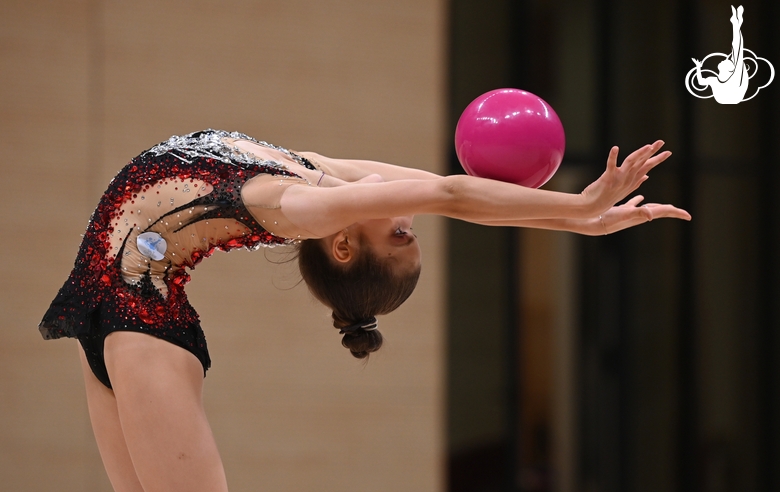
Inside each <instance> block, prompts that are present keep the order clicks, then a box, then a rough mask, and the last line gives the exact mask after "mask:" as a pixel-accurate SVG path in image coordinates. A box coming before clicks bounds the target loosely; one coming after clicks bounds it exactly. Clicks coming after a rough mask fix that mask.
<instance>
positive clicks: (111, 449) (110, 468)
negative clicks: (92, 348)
mask: <svg viewBox="0 0 780 492" xmlns="http://www.w3.org/2000/svg"><path fill="white" fill-rule="evenodd" d="M79 354H80V356H81V369H82V371H83V372H84V382H85V384H86V388H87V407H88V408H89V419H90V421H92V431H93V432H94V434H95V440H96V441H97V445H98V449H99V450H100V457H101V458H102V459H103V466H104V467H105V468H106V473H107V474H108V479H109V480H110V481H111V485H112V486H113V487H114V491H115V492H144V489H143V488H142V487H141V482H139V481H138V476H136V474H135V468H133V462H132V460H130V454H129V453H128V452H127V445H126V444H125V436H124V434H122V427H121V426H120V425H119V414H118V413H117V408H116V398H114V392H113V391H111V390H110V389H108V388H106V387H105V386H104V385H103V383H101V382H100V381H98V379H97V378H96V377H95V375H94V374H93V373H92V370H91V369H90V368H89V364H88V363H87V358H86V356H85V355H84V349H82V348H81V346H79Z"/></svg>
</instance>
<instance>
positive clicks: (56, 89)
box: [0, 0, 446, 491]
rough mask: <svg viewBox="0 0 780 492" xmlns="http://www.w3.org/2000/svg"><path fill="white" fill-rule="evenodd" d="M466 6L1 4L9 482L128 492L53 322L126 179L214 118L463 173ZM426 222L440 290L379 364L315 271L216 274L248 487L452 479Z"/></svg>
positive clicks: (3, 407) (430, 483) (238, 473)
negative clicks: (114, 475) (365, 360)
mask: <svg viewBox="0 0 780 492" xmlns="http://www.w3.org/2000/svg"><path fill="white" fill-rule="evenodd" d="M444 4H445V2H444V0H396V1H393V2H388V1H381V0H370V1H369V0H339V1H316V0H297V1H291V0H273V1H270V0H269V1H262V2H256V1H255V2H252V1H241V0H232V1H226V2H205V1H187V2H184V1H179V2H172V1H164V2H158V1H152V0H139V1H133V2H102V1H99V0H91V1H89V0H82V1H78V0H69V1H61V2H44V1H42V0H34V1H31V0H6V1H4V2H2V4H0V88H1V89H0V115H2V118H0V155H2V160H1V161H0V169H2V174H1V176H2V181H1V182H2V189H3V193H1V194H0V204H2V208H3V209H4V211H5V213H4V218H3V220H2V222H0V224H1V225H0V232H2V236H0V237H2V238H3V248H2V253H1V254H2V263H0V265H1V266H0V268H2V277H3V279H4V280H5V281H4V282H2V284H0V292H1V294H0V305H1V306H2V314H3V316H2V320H3V321H2V331H3V340H4V341H5V343H3V344H2V345H0V360H2V369H1V370H0V481H2V484H3V485H2V489H3V490H25V491H50V490H57V491H71V490H72V491H85V490H86V491H97V490H110V486H109V484H108V481H107V479H106V477H105V474H104V472H103V470H102V465H101V463H100V458H99V456H98V454H97V450H96V447H95V445H94V442H93V438H92V434H91V429H90V427H89V421H88V417H87V411H86V404H85V401H84V396H83V383H82V380H81V374H80V370H79V365H78V360H77V357H76V344H75V342H74V341H72V340H67V341H50V342H44V341H43V340H42V339H41V338H40V335H39V334H38V333H37V330H36V329H35V326H36V324H37V322H38V321H39V318H40V316H41V315H42V313H43V312H44V310H45V308H46V306H47V304H48V302H50V301H51V299H52V298H53V297H54V295H55V293H56V291H57V289H58V288H59V286H60V285H61V284H62V282H63V281H64V280H65V278H66V276H67V274H68V272H69V270H70V267H71V266H72V262H73V259H74V256H75V252H76V249H77V247H78V243H79V241H80V237H79V235H80V234H81V233H82V232H83V229H84V227H85V225H86V223H87V220H88V216H89V213H90V212H91V210H92V207H93V206H94V204H95V203H96V201H97V199H98V197H99V195H100V193H101V192H102V190H103V188H104V187H105V184H106V183H107V181H108V179H110V177H111V176H112V175H113V174H114V173H115V172H116V171H117V170H118V169H119V168H120V167H121V166H122V165H123V164H124V163H125V162H126V161H127V160H128V159H129V158H131V157H132V156H134V155H135V154H137V153H139V152H140V151H141V150H144V149H146V148H148V147H150V146H151V145H153V144H155V143H157V142H158V141H160V140H163V139H166V138H167V137H168V136H170V135H172V134H176V133H183V132H190V131H195V130H199V129H202V128H205V127H214V128H224V129H229V130H239V131H242V132H245V133H248V134H250V135H253V136H256V137H258V138H260V139H265V140H268V141H270V142H273V143H277V144H279V145H283V146H288V147H290V148H294V149H298V150H309V149H310V150H316V151H319V152H321V153H323V154H326V155H333V156H337V157H363V158H372V159H378V160H386V161H390V162H396V163H400V164H408V165H412V166H417V167H422V168H426V169H430V170H434V171H441V170H442V169H443V168H444V155H443V153H444V150H445V149H446V143H445V136H444V128H443V127H444V125H443V122H444V102H445V100H444V92H443V87H444V82H445V80H444V78H445V66H444V39H445V38H444V36H445V26H444V22H445V15H446V12H445V5H444ZM415 231H416V232H418V233H419V236H420V240H421V242H422V243H423V247H424V250H425V268H424V270H423V277H422V279H421V282H420V286H419V287H418V289H417V292H416V293H415V295H414V296H412V298H411V299H410V300H409V301H408V302H407V304H406V305H405V306H404V307H402V308H401V309H400V310H399V311H398V312H397V313H395V314H393V315H391V316H387V317H384V318H382V319H381V320H380V322H381V323H382V330H383V333H384V334H385V335H386V337H387V343H386V345H385V347H384V348H383V349H382V351H380V352H379V353H378V354H376V356H375V357H372V359H371V361H370V363H369V364H368V365H365V366H364V365H363V364H362V363H361V362H359V361H356V360H355V359H352V358H351V357H350V356H349V354H348V352H347V351H346V350H345V349H343V348H342V347H340V345H339V337H338V335H337V334H336V333H335V330H333V329H332V328H330V325H329V322H328V313H327V311H326V310H325V309H324V308H322V307H321V306H319V305H317V303H316V302H314V301H313V300H312V299H311V298H310V297H309V295H308V293H307V292H306V290H305V287H303V286H302V285H297V286H296V283H297V281H298V274H297V271H296V269H295V267H294V266H293V265H289V264H287V265H275V264H273V263H271V262H268V261H266V260H265V259H264V257H263V256H264V254H263V252H262V251H260V252H255V253H248V252H234V253H231V254H217V255H215V256H214V257H212V258H211V259H209V260H208V261H206V262H204V263H203V264H202V265H200V266H199V267H198V268H197V270H196V271H195V272H194V276H193V282H192V283H191V284H190V285H189V287H188V288H189V292H190V297H191V300H192V302H193V304H194V305H195V306H196V308H198V309H199V311H200V313H201V316H202V321H203V325H204V329H205V330H206V334H207V337H208V340H209V345H210V348H211V352H212V359H213V361H214V365H213V368H212V369H211V371H210V372H209V375H208V377H207V379H206V405H207V410H208V413H209V416H210V421H211V423H212V427H213V428H214V431H215V434H216V437H217V441H218V443H219V446H220V449H221V452H222V456H223V459H224V461H225V466H226V468H227V472H228V479H229V482H230V484H231V490H237V491H240V490H249V491H256V490H273V491H298V490H301V491H311V490H317V491H330V490H334V491H335V490H338V491H353V490H354V491H399V490H403V491H437V490H442V489H443V475H444V471H443V464H444V455H443V453H444V436H443V428H444V426H443V422H442V418H443V417H442V416H443V393H444V381H443V371H442V365H443V356H444V354H443V336H444V330H443V328H444V322H443V319H444V310H443V296H442V291H443V282H444V274H443V269H442V265H443V258H442V256H443V253H444V238H443V230H442V224H441V223H440V222H439V221H437V220H434V219H430V218H425V217H421V218H418V220H417V222H416V223H415ZM277 251H278V250H277ZM277 251H275V252H273V253H271V252H269V253H268V255H266V256H268V258H270V259H271V260H279V259H283V258H284V256H283V255H282V254H279V253H277ZM288 289H289V290H288Z"/></svg>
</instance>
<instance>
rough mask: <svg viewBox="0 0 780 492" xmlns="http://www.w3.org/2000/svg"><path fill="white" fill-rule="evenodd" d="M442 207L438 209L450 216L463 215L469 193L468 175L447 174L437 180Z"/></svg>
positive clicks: (439, 211)
mask: <svg viewBox="0 0 780 492" xmlns="http://www.w3.org/2000/svg"><path fill="white" fill-rule="evenodd" d="M437 184H438V188H439V193H438V194H439V200H437V201H438V202H439V203H440V205H441V208H440V210H438V211H437V213H440V214H442V215H446V216H449V217H453V216H459V215H461V212H462V210H461V209H462V208H463V204H464V203H465V202H466V196H467V194H468V184H467V177H466V176H461V175H455V176H445V177H443V178H441V179H439V180H437Z"/></svg>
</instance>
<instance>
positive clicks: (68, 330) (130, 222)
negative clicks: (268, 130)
mask: <svg viewBox="0 0 780 492" xmlns="http://www.w3.org/2000/svg"><path fill="white" fill-rule="evenodd" d="M225 137H229V138H235V139H245V140H251V141H253V142H255V143H257V144H260V145H262V146H265V147H269V148H273V149H276V150H278V151H281V152H283V153H284V154H286V155H287V156H289V157H290V158H291V159H293V160H294V161H296V162H297V163H298V164H300V165H303V166H305V167H307V168H309V169H315V168H314V166H313V165H312V164H311V163H310V162H309V161H308V160H306V159H305V158H303V157H300V156H298V155H296V154H294V153H292V152H290V151H288V150H286V149H282V148H280V147H276V146H273V145H270V144H267V143H265V142H258V141H256V140H254V139H252V138H250V137H248V136H246V135H244V134H240V133H228V132H224V131H218V130H206V131H202V132H196V133H192V134H189V135H184V136H174V137H171V138H170V139H169V140H167V141H165V142H162V143H160V144H159V145H156V146H155V147H152V148H151V149H149V150H147V151H145V152H143V153H142V154H141V155H139V156H138V157H136V158H135V159H133V160H132V161H130V163H128V164H127V165H126V166H125V167H124V168H123V169H122V170H121V171H120V172H119V174H117V175H116V177H114V179H113V180H112V181H111V183H110V184H109V187H108V190H107V191H106V192H105V193H104V194H103V197H102V198H101V200H100V202H99V204H98V206H97V208H96V209H95V211H94V213H93V214H92V217H91V219H90V222H89V225H88V227H87V231H86V233H85V234H84V240H83V241H82V243H81V247H80V248H79V252H78V256H77V257H76V262H75V266H74V268H73V271H72V272H71V274H70V276H69V277H68V280H67V281H66V282H65V285H63V287H62V288H61V289H60V291H59V293H58V294H57V297H56V298H55V299H54V301H53V302H52V304H51V306H50V307H49V309H48V311H47V312H46V314H45V315H44V317H43V320H42V321H41V323H40V325H39V329H40V331H41V334H42V335H43V337H44V338H45V339H52V338H60V337H75V338H78V339H79V341H80V342H81V345H82V347H83V348H84V351H85V353H86V355H87V360H88V361H89V365H90V367H91V368H92V371H93V372H94V373H95V376H97V378H98V379H99V380H100V381H101V382H102V383H103V384H105V385H106V386H108V387H109V388H110V387H111V382H110V381H109V378H108V373H107V371H106V366H105V362H104V360H103V341H104V339H105V337H106V335H108V334H109V333H112V332H114V331H138V332H143V333H148V334H150V335H154V336H156V337H159V338H161V339H163V340H167V341H169V342H171V343H174V344H176V345H179V346H181V347H183V348H185V349H186V350H189V351H190V352H192V353H193V354H194V355H195V356H196V357H198V359H199V360H200V361H201V363H202V364H203V371H204V374H205V371H206V369H208V368H209V366H210V365H211V360H210V358H209V355H208V349H207V347H206V339H205V336H204V334H203V330H202V329H201V327H200V322H199V319H198V314H197V313H196V312H195V310H194V309H193V308H192V306H191V305H190V303H189V302H188V300H187V295H186V293H185V292H184V289H183V287H184V285H185V284H186V283H187V282H188V281H189V275H188V274H187V272H186V271H185V267H188V268H190V269H191V268H193V267H194V266H195V265H196V264H197V263H198V262H200V261H201V260H202V259H203V258H206V257H208V256H209V255H210V254H211V253H212V252H213V251H214V250H215V249H221V250H225V251H227V250H230V249H234V248H240V247H246V248H250V249H255V248H258V247H260V246H275V245H280V244H289V243H291V242H294V241H293V240H291V239H287V238H283V237H278V236H274V235H273V234H272V233H270V232H268V231H267V230H266V229H264V228H263V227H262V226H261V225H260V224H258V223H257V221H256V220H255V219H254V218H253V217H252V215H251V214H250V213H249V211H248V210H247V209H246V207H245V206H244V204H243V202H242V200H241V187H242V186H243V184H244V183H245V182H246V181H247V180H248V179H250V178H252V177H254V176H256V175H258V174H261V173H266V174H271V175H279V176H282V177H291V178H292V177H295V178H299V179H301V178H300V177H299V176H298V175H296V174H295V173H294V172H292V171H291V170H290V169H289V168H288V167H287V166H285V165H283V164H281V163H279V162H276V161H272V160H262V159H258V158H257V157H256V156H254V155H253V154H250V153H247V152H244V151H242V150H240V149H239V148H237V147H234V146H232V145H229V144H228V143H227V142H226V141H225V140H223V139H224V138H225ZM141 234H144V236H143V237H141V238H139V236H140V235H141Z"/></svg>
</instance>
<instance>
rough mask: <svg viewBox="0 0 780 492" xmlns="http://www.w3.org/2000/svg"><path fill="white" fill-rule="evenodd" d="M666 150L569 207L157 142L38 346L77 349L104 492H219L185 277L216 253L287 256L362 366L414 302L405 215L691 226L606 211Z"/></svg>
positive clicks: (533, 193) (598, 229)
mask: <svg viewBox="0 0 780 492" xmlns="http://www.w3.org/2000/svg"><path fill="white" fill-rule="evenodd" d="M662 145H663V142H661V141H657V142H655V143H653V144H652V145H646V146H644V147H642V148H641V149H639V150H637V151H635V152H634V153H632V154H631V155H629V156H628V157H627V158H626V159H625V160H624V161H623V164H622V165H620V166H618V165H617V156H618V149H617V147H614V148H612V150H611V151H610V153H609V157H608V159H607V168H606V171H605V172H604V173H603V174H602V175H601V177H599V178H598V179H597V180H596V181H595V182H594V183H592V184H591V185H589V186H588V187H587V188H586V189H585V190H584V191H583V192H582V193H579V194H567V193H558V192H553V191H543V190H536V189H529V188H523V187H520V186H517V185H512V184H507V183H503V182H499V181H491V180H487V179H481V178H476V177H471V176H446V177H442V176H438V175H435V174H432V173H429V172H425V171H421V170H417V169H409V168H404V167H399V166H394V165H390V164H384V163H379V162H370V161H354V160H340V159H332V158H327V157H324V156H321V155H319V154H316V153H311V152H300V153H295V152H292V151H289V150H286V149H283V148H280V147H276V146H273V145H270V144H267V143H265V142H259V141H257V140H254V139H252V138H250V137H248V136H246V135H243V134H240V133H228V132H224V131H215V130H206V131H203V132H197V133H193V134H190V135H185V136H180V137H178V136H177V137H171V138H170V139H169V140H167V141H165V142H162V143H161V144H159V145H156V146H155V147H152V148H151V149H149V150H147V151H146V152H143V153H142V154H141V155H139V156H138V157H136V158H135V159H133V160H132V161H131V162H130V163H129V164H127V166H125V167H124V168H123V169H122V170H121V171H120V172H119V174H117V176H116V177H115V178H114V179H113V180H112V181H111V184H110V185H109V187H108V190H107V191H106V193H105V194H104V195H103V197H102V198H101V200H100V203H99V204H98V206H97V208H96V210H95V212H94V213H93V215H92V218H91V220H90V223H89V226H88V228H87V231H86V233H85V235H84V240H83V242H82V244H81V247H80V249H79V253H78V256H77V259H76V263H75V267H74V269H73V271H72V272H71V274H70V276H69V278H68V280H67V281H66V282H65V285H64V286H63V287H62V289H60V291H59V293H58V295H57V297H56V298H55V299H54V301H53V302H52V304H51V306H50V308H49V310H48V311H47V312H46V314H45V316H44V318H43V321H42V322H41V324H40V326H39V329H40V331H41V333H42V334H43V336H44V338H47V339H51V338H60V337H75V338H77V339H78V340H79V342H80V345H81V350H80V354H81V361H82V368H83V372H84V378H85V381H86V389H87V402H88V408H89V415H90V419H91V421H92V427H93V430H94V433H95V438H96V440H97V444H98V448H99V450H100V455H101V457H102V459H103V463H104V465H105V468H106V471H107V473H108V477H109V479H110V481H111V484H112V485H113V487H114V489H115V490H116V491H117V492H128V491H146V492H151V491H165V492H171V491H187V492H195V491H209V492H215V491H225V490H227V482H226V479H225V473H224V470H223V467H222V462H221V460H220V457H219V453H218V451H217V446H216V444H215V441H214V438H213V435H212V433H211V429H210V427H209V424H208V422H207V420H206V416H205V413H204V410H203V404H202V387H203V377H204V374H205V371H206V369H207V368H208V367H209V365H210V360H209V356H208V351H207V348H206V340H205V338H204V336H203V332H202V330H201V327H200V324H199V321H198V316H197V313H196V312H195V311H194V310H193V308H192V307H191V306H190V304H189V303H188V301H187V296H186V294H185V292H184V289H183V287H184V285H185V284H186V283H187V281H188V280H189V275H188V274H187V272H186V271H185V267H188V268H192V267H193V266H194V265H196V264H197V263H198V262H199V261H201V260H202V259H203V258H205V257H207V256H209V255H210V254H211V253H212V252H213V251H214V249H215V248H216V249H221V250H229V249H233V248H239V247H247V248H256V247H259V246H273V245H284V244H286V245H293V246H294V247H296V248H298V262H299V266H300V270H301V274H302V276H303V278H304V280H305V281H306V283H307V285H308V287H309V289H310V291H311V293H312V294H313V295H314V296H315V297H316V298H317V299H319V300H320V301H321V302H322V303H324V304H325V305H326V306H328V307H329V308H331V309H332V311H333V315H332V316H333V324H334V326H335V327H336V328H337V329H338V330H339V333H340V334H342V335H343V337H342V344H343V345H344V346H345V347H346V348H348V349H349V350H350V351H351V353H352V355H354V356H355V357H359V358H363V357H366V356H368V354H369V353H371V352H373V351H375V350H377V349H378V348H379V347H380V346H381V345H382V335H381V334H380V333H379V331H378V330H377V321H376V318H375V316H377V315H382V314H387V313H389V312H391V311H393V310H394V309H396V308H397V307H398V306H399V305H401V304H402V303H403V302H404V301H405V300H406V298H407V297H409V295H410V294H411V293H412V291H413V290H414V287H415V285H416V282H417V278H418V276H419V273H420V265H421V263H420V258H421V256H420V247H419V244H418V242H417V239H416V237H415V236H414V234H412V232H411V226H412V219H413V216H414V215H415V214H437V215H443V216H447V217H453V218H456V219H461V220H466V221H469V222H474V223H477V224H486V225H501V226H521V227H536V228H543V229H555V230H565V231H572V232H577V233H581V234H587V235H600V234H608V233H613V232H616V231H619V230H621V229H625V228H627V227H632V226H635V225H638V224H641V223H643V222H647V221H650V220H653V219H656V218H661V217H671V218H678V219H686V220H690V216H689V215H688V213H687V212H686V211H684V210H681V209H679V208H676V207H674V206H672V205H661V204H654V203H651V204H646V205H642V206H640V202H641V201H642V197H641V196H636V197H634V198H632V199H630V200H628V201H627V202H626V203H625V204H623V205H616V203H618V202H620V201H621V200H623V199H624V198H625V197H626V196H628V195H629V194H630V193H631V192H633V191H634V190H636V189H637V188H638V187H639V185H640V184H641V183H642V182H644V181H645V180H646V179H647V173H648V172H649V171H650V170H651V169H652V168H654V167H655V166H657V165H658V164H660V163H661V162H663V161H664V160H666V159H667V158H668V157H669V155H670V153H669V152H662V153H658V152H659V150H660V148H661V146H662ZM182 349H183V350H182Z"/></svg>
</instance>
